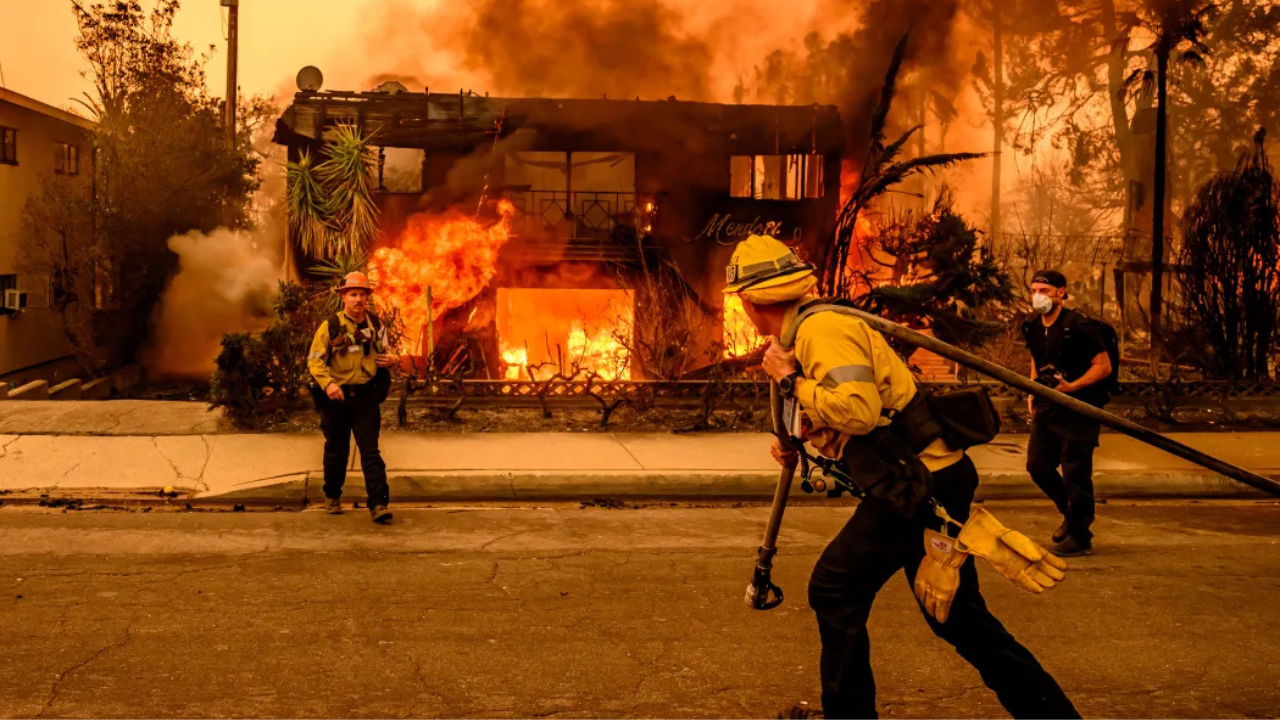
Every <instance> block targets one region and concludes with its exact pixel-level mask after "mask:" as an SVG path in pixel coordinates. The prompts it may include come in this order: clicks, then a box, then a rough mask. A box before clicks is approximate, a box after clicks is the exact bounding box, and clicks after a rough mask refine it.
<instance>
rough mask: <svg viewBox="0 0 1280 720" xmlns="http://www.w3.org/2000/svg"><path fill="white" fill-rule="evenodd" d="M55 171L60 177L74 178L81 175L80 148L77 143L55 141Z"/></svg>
mask: <svg viewBox="0 0 1280 720" xmlns="http://www.w3.org/2000/svg"><path fill="white" fill-rule="evenodd" d="M55 144H56V146H57V150H56V152H55V153H54V161H53V171H54V172H55V173H57V174H59V175H67V176H70V177H74V176H76V175H79V174H80V146H79V145H76V144H75V143H69V142H63V141H61V140H57V141H55Z"/></svg>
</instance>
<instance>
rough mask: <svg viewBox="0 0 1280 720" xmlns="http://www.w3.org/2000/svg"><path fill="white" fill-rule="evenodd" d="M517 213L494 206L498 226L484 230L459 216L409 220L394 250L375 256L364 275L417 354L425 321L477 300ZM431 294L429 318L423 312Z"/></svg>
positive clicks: (493, 271)
mask: <svg viewBox="0 0 1280 720" xmlns="http://www.w3.org/2000/svg"><path fill="white" fill-rule="evenodd" d="M515 212H516V209H515V206H514V205H512V204H511V203H510V202H509V201H507V200H502V201H499V203H498V215H499V218H500V219H499V221H498V222H496V223H494V224H492V225H489V226H487V227H486V226H485V225H483V224H481V223H480V222H479V221H477V220H476V219H474V218H472V217H467V216H464V215H460V214H456V213H455V214H445V215H429V214H419V215H414V216H413V217H410V218H409V220H408V223H407V224H406V226H405V229H404V232H403V233H401V235H400V239H399V241H398V242H397V243H396V246H395V247H384V248H379V249H377V250H375V251H374V253H373V257H372V258H370V260H369V273H370V275H372V276H373V278H374V280H375V281H376V282H377V283H378V294H379V295H380V296H381V298H382V299H384V300H385V301H386V302H387V303H389V304H391V305H393V306H394V307H396V308H397V309H399V311H400V315H401V317H402V318H404V323H405V328H406V332H407V334H408V336H409V337H408V338H407V340H408V341H409V347H410V348H414V349H417V348H421V343H422V338H423V336H424V328H426V325H427V322H428V319H429V318H434V319H438V318H439V317H440V316H441V315H442V314H443V313H444V312H445V311H446V310H450V309H453V308H456V307H460V306H462V305H463V304H465V303H467V302H468V301H470V300H471V299H472V298H474V297H475V296H476V295H479V294H480V292H481V291H482V290H484V288H485V286H486V285H488V284H489V281H490V280H492V279H493V276H494V274H496V272H497V266H498V251H499V250H501V249H502V246H503V245H505V244H506V242H507V240H508V238H510V236H511V218H512V216H513V215H515ZM427 288H430V289H431V313H430V314H428V312H427Z"/></svg>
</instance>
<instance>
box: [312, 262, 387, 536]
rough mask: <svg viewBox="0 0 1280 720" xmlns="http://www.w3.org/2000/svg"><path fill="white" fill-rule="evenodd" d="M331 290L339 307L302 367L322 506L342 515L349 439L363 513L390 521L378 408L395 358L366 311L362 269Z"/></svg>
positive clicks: (367, 293) (366, 283)
mask: <svg viewBox="0 0 1280 720" xmlns="http://www.w3.org/2000/svg"><path fill="white" fill-rule="evenodd" d="M337 292H338V293H340V294H341V295H342V309H341V310H340V311H339V312H338V313H337V314H336V315H334V316H333V317H331V318H329V319H327V320H326V321H325V322H323V323H321V325H320V327H319V328H318V329H317V330H316V334H315V338H314V339H313V340H312V341H311V353H310V355H309V356H308V358H307V364H308V368H309V369H310V370H311V377H312V379H313V380H314V382H313V384H312V386H311V394H312V397H313V399H314V400H315V402H316V409H317V410H318V411H319V412H320V429H321V430H322V431H323V432H324V496H325V509H326V511H327V512H329V513H330V514H332V515H338V514H341V513H342V500H341V498H342V486H343V484H344V483H345V482H346V479H347V461H348V459H349V458H350V454H351V437H352V436H353V435H354V436H355V439H356V447H357V448H358V449H359V450H360V467H361V468H362V469H363V471H364V485H365V490H366V491H367V492H368V496H369V503H368V506H369V513H370V515H371V516H372V517H373V521H374V522H376V523H381V524H386V523H389V522H391V511H390V510H389V509H388V507H387V506H388V505H389V504H390V501H391V493H390V490H389V489H388V487H387V466H386V463H384V462H383V461H382V452H381V451H380V450H379V449H378V434H379V432H380V431H381V429H382V411H381V408H380V407H379V406H380V405H381V403H382V401H383V400H386V398H387V391H388V390H389V388H390V384H391V373H390V370H389V368H391V367H394V366H395V365H396V364H398V363H399V362H400V358H399V356H397V355H396V354H395V353H394V352H392V351H391V350H390V349H389V348H387V346H386V343H387V335H386V328H384V327H382V323H381V322H380V321H379V320H378V317H377V316H376V315H374V314H373V313H372V312H369V296H370V294H371V293H372V292H373V288H372V287H370V285H369V278H367V277H365V275H364V273H359V272H353V273H349V274H348V275H347V276H346V277H345V278H343V279H342V284H341V285H339V286H338V288H337Z"/></svg>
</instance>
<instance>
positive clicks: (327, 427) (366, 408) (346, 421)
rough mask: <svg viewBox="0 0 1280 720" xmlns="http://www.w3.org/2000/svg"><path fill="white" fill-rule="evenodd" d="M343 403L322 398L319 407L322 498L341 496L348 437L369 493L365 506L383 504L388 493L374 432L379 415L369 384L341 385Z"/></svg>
mask: <svg viewBox="0 0 1280 720" xmlns="http://www.w3.org/2000/svg"><path fill="white" fill-rule="evenodd" d="M342 392H343V393H344V394H345V395H346V398H347V399H346V400H343V401H341V402H338V401H335V400H330V399H328V398H325V399H324V401H323V403H322V404H321V405H320V429H321V430H322V431H323V432H324V496H325V497H327V498H338V497H342V485H343V483H345V482H346V480H347V462H348V461H349V460H350V458H351V436H352V435H355V437H356V447H357V448H359V450H360V466H361V468H363V469H364V487H365V491H366V492H368V494H369V507H373V506H375V505H383V506H385V505H387V504H388V503H389V502H390V500H391V491H390V490H389V489H388V487H387V465H386V463H384V462H383V461H382V451H381V450H379V449H378V433H379V432H380V431H381V429H382V412H381V410H380V409H379V407H378V398H377V393H376V390H375V389H374V387H373V384H372V383H367V384H365V385H344V386H342Z"/></svg>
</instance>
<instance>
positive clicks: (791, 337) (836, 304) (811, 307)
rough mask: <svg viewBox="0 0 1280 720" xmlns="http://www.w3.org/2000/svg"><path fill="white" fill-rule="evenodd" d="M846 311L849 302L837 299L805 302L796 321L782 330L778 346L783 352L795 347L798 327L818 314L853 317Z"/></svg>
mask: <svg viewBox="0 0 1280 720" xmlns="http://www.w3.org/2000/svg"><path fill="white" fill-rule="evenodd" d="M848 310H849V302H848V301H847V300H841V299H839V298H818V299H817V300H813V301H811V302H807V303H805V304H804V305H801V306H800V308H799V309H798V310H797V311H796V319H795V320H793V321H792V322H791V325H790V326H789V327H787V328H784V329H783V331H782V335H781V336H780V337H779V338H778V344H779V345H781V346H782V348H783V349H784V350H790V349H792V348H794V347H795V345H796V335H797V334H798V333H799V332H800V326H801V325H802V324H803V323H804V321H805V320H808V319H809V318H811V317H813V316H814V315H817V314H818V313H820V312H838V313H840V314H841V315H848V316H849V317H855V316H854V315H853V313H850V312H847V311H848Z"/></svg>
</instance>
